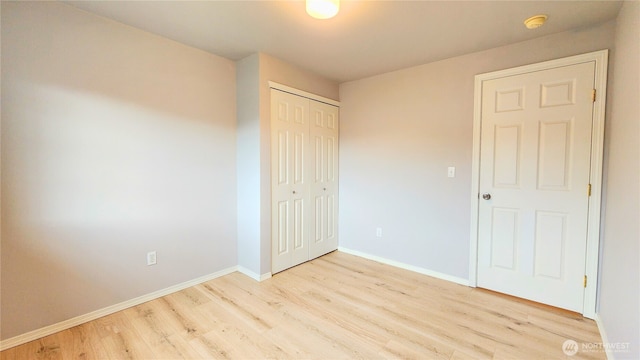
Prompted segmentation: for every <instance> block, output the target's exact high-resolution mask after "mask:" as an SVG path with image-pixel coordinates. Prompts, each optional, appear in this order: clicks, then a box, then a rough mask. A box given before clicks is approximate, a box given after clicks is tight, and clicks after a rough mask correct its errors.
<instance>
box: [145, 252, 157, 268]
mask: <svg viewBox="0 0 640 360" xmlns="http://www.w3.org/2000/svg"><path fill="white" fill-rule="evenodd" d="M156 263H157V258H156V252H155V251H149V252H148V253H147V265H155V264H156Z"/></svg>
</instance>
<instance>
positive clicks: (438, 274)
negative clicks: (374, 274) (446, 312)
mask: <svg viewBox="0 0 640 360" xmlns="http://www.w3.org/2000/svg"><path fill="white" fill-rule="evenodd" d="M338 251H341V252H343V253H347V254H351V255H355V256H359V257H361V258H365V259H369V260H373V261H377V262H379V263H383V264H386V265H391V266H395V267H397V268H401V269H405V270H409V271H413V272H417V273H419V274H423V275H427V276H431V277H434V278H437V279H441V280H447V281H451V282H454V283H456V284H460V285H464V286H469V279H463V278H459V277H457V276H452V275H448V274H443V273H441V272H437V271H433V270H429V269H425V268H421V267H419V266H414V265H409V264H405V263H402V262H399V261H395V260H390V259H386V258H383V257H380V256H376V255H371V254H367V253H363V252H360V251H357V250H351V249H347V248H343V247H341V246H340V247H338Z"/></svg>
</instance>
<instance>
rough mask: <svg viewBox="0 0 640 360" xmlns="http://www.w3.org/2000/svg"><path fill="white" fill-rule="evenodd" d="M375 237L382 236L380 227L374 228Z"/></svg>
mask: <svg viewBox="0 0 640 360" xmlns="http://www.w3.org/2000/svg"><path fill="white" fill-rule="evenodd" d="M376 237H379V238H381V237H382V228H376Z"/></svg>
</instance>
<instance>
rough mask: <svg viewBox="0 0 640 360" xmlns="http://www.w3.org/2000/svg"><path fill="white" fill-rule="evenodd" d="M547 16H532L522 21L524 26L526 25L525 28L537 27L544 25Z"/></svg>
mask: <svg viewBox="0 0 640 360" xmlns="http://www.w3.org/2000/svg"><path fill="white" fill-rule="evenodd" d="M547 18H548V16H547V15H535V16H532V17H530V18H528V19H527V20H525V21H524V26H526V27H527V29H537V28H539V27H540V26H542V25H544V23H545V22H546V21H547Z"/></svg>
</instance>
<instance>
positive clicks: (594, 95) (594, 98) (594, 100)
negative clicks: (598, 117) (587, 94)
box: [591, 89, 596, 102]
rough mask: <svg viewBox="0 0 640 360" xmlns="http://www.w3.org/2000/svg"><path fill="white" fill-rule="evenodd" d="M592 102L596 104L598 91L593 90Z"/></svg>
mask: <svg viewBox="0 0 640 360" xmlns="http://www.w3.org/2000/svg"><path fill="white" fill-rule="evenodd" d="M591 101H593V102H596V89H593V90H591Z"/></svg>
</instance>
